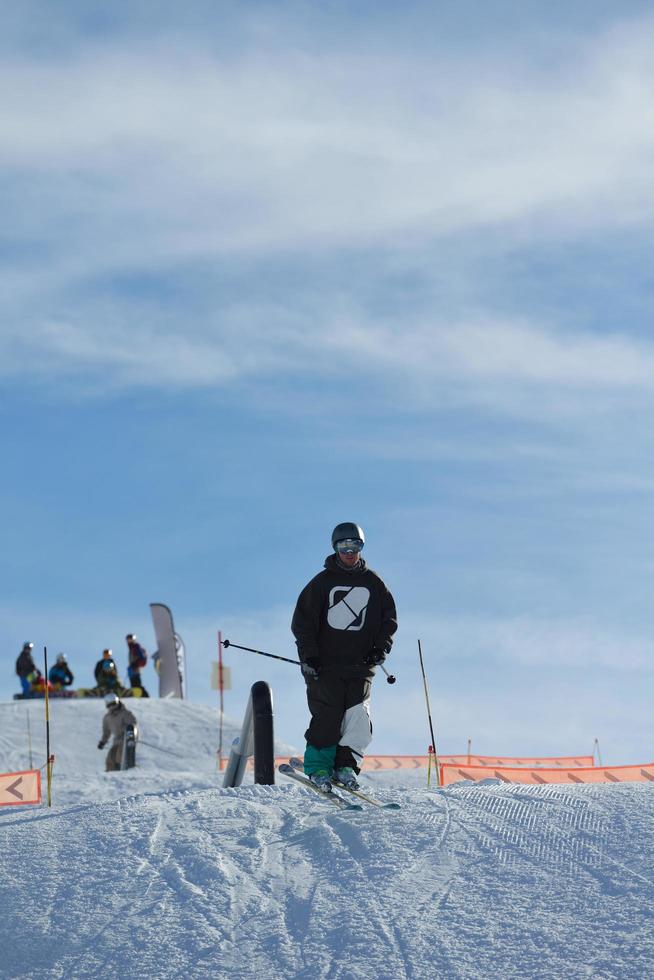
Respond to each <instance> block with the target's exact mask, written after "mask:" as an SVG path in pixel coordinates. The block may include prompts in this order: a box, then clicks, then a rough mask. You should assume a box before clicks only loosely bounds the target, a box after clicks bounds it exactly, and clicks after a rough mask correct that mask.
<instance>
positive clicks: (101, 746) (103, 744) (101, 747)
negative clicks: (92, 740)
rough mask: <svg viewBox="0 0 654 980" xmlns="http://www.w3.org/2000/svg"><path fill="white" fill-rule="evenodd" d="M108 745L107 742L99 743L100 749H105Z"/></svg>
mask: <svg viewBox="0 0 654 980" xmlns="http://www.w3.org/2000/svg"><path fill="white" fill-rule="evenodd" d="M106 744H107V743H106V742H98V748H99V749H103V748H104V747H105V745H106Z"/></svg>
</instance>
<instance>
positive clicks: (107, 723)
mask: <svg viewBox="0 0 654 980" xmlns="http://www.w3.org/2000/svg"><path fill="white" fill-rule="evenodd" d="M104 703H105V704H106V706H107V711H106V714H105V716H104V718H103V719H102V738H101V739H100V741H99V742H98V748H99V749H103V748H104V747H105V745H106V744H107V742H108V741H109V739H110V738H111V737H112V736H113V742H112V743H111V748H110V749H109V751H108V752H107V758H106V762H105V769H106V771H107V772H114V771H115V770H117V769H120V765H121V761H122V755H123V742H124V740H125V731H126V729H127V728H128V727H130V726H131V727H132V728H133V729H134V734H136V717H135V716H134V715H133V714H132V712H131V711H129V710H128V709H127V708H126V707H125V705H124V704H123V702H122V701H121V700H120V698H119V697H118V695H117V694H107V696H106V697H105V699H104Z"/></svg>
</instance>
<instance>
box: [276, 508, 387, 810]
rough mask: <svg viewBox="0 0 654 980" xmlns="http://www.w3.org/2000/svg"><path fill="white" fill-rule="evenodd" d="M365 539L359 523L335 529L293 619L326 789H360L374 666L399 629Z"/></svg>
mask: <svg viewBox="0 0 654 980" xmlns="http://www.w3.org/2000/svg"><path fill="white" fill-rule="evenodd" d="M364 542H365V537H364V533H363V530H362V528H361V527H359V525H358V524H353V523H350V522H346V523H343V524H338V525H337V526H336V527H335V528H334V530H333V532H332V547H333V549H334V554H332V555H329V557H328V558H327V559H326V561H325V568H324V571H322V572H319V574H318V575H316V576H315V577H314V578H313V579H312V580H311V581H310V582H309V583H308V585H306V586H305V588H304V589H303V590H302V592H301V593H300V596H299V598H298V601H297V605H296V607H295V612H294V614H293V621H292V625H291V629H292V631H293V634H294V636H295V640H296V643H297V649H298V654H299V657H300V662H301V664H302V673H303V674H304V678H305V681H306V686H307V701H308V704H309V711H310V713H311V722H310V724H309V728H308V729H307V731H306V734H305V737H306V740H307V745H306V751H305V753H304V772H305V774H306V775H307V776H308V777H309V778H310V779H311V781H312V782H313V783H315V784H316V786H318V787H319V788H320V789H323V790H325V791H326V792H328V791H329V790H330V789H331V781H332V780H334V781H336V782H340V783H342V784H343V785H345V786H349V787H350V788H352V789H357V788H358V783H357V780H356V776H357V775H358V773H359V771H360V765H361V762H362V761H363V753H364V750H365V749H366V747H367V746H368V745H369V744H370V741H371V739H372V724H371V721H370V713H369V704H370V689H371V683H372V678H373V677H374V674H375V670H374V668H375V667H376V666H377V665H379V664H381V663H383V662H384V660H385V659H386V656H387V654H388V653H389V651H390V649H391V646H392V643H393V634H394V633H395V631H396V630H397V618H396V611H395V602H394V600H393V596H392V595H391V593H390V592H389V590H388V588H387V587H386V585H385V584H384V582H383V581H382V579H381V578H380V577H379V576H378V575H377V574H376V572H373V571H372V570H371V569H369V568H368V566H367V565H366V562H365V561H364V560H363V558H362V557H361V550H362V548H363V546H364Z"/></svg>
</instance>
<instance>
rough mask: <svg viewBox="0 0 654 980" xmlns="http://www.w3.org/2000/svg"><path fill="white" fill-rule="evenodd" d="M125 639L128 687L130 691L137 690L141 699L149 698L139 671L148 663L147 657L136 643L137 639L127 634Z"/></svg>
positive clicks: (132, 634)
mask: <svg viewBox="0 0 654 980" xmlns="http://www.w3.org/2000/svg"><path fill="white" fill-rule="evenodd" d="M125 639H126V640H127V676H128V678H129V685H130V687H131V688H132V690H134V688H137V689H139V690H140V691H141V697H142V698H149V697H150V695H149V694H148V692H147V691H146V689H145V687H144V685H143V681H142V680H141V670H142V668H143V667H145V665H146V664H147V662H148V655H147V653H146V652H145V650H144V648H143V647H142V646H141V644H140V643H139V642H138V638H137V637H136V635H135V634H134V633H128V634H127V636H126V637H125Z"/></svg>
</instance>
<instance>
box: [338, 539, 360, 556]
mask: <svg viewBox="0 0 654 980" xmlns="http://www.w3.org/2000/svg"><path fill="white" fill-rule="evenodd" d="M362 548H363V541H362V540H361V538H343V540H342V541H337V542H336V550H337V551H338V553H339V555H358V554H359V552H360V551H361V549H362Z"/></svg>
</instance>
